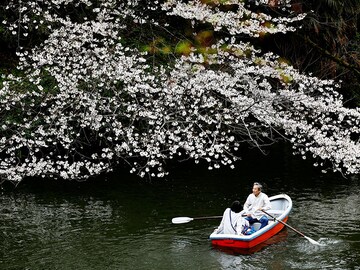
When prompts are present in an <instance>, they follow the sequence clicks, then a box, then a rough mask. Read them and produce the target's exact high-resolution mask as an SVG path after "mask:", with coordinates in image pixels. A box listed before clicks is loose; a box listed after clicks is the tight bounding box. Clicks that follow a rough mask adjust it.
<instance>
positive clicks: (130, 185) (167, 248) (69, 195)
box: [0, 151, 360, 270]
mask: <svg viewBox="0 0 360 270" xmlns="http://www.w3.org/2000/svg"><path fill="white" fill-rule="evenodd" d="M253 181H264V182H266V184H267V186H268V188H267V190H266V193H267V194H268V195H269V196H271V195H276V194H279V193H286V194H288V195H289V196H290V197H291V198H292V200H293V211H292V212H291V214H290V218H289V221H288V223H289V224H291V225H292V226H293V227H295V228H297V229H298V230H300V231H301V232H303V233H304V234H305V235H307V236H309V237H311V238H313V239H314V240H317V241H319V242H320V243H322V244H324V246H314V245H312V244H311V243H309V242H308V241H307V240H306V239H304V238H302V237H300V236H299V235H297V234H295V233H294V232H293V231H291V230H289V229H287V230H286V229H285V230H283V231H282V232H280V234H279V235H277V236H276V237H274V238H272V239H270V240H269V241H268V242H266V243H264V245H261V246H259V247H257V248H255V249H254V250H250V251H247V252H244V251H234V250H221V249H216V248H213V247H212V246H211V243H210V241H209V240H208V236H209V234H210V233H211V232H212V231H213V229H214V228H215V227H216V226H217V225H218V223H219V222H220V220H201V221H200V220H199V221H192V222H190V223H187V224H178V225H174V224H171V218H173V217H176V216H190V217H196V216H212V215H221V214H222V212H223V210H224V209H225V208H226V207H228V205H229V204H230V203H231V202H232V201H233V200H234V199H240V200H241V201H245V199H246V196H247V195H248V194H249V193H250V191H251V186H252V182H253ZM359 192H360V187H359V179H358V178H357V177H351V178H348V179H345V178H343V177H342V176H340V175H323V174H320V173H319V172H318V171H316V170H315V169H313V168H312V167H311V166H309V165H308V164H307V163H303V162H300V161H299V160H298V159H296V158H293V157H292V156H289V155H288V153H287V152H286V151H284V152H282V151H278V152H275V154H273V155H271V156H268V157H254V158H252V159H249V160H248V161H246V162H245V161H244V162H241V163H240V164H239V166H238V167H237V168H236V169H235V170H226V169H224V170H221V171H214V172H208V171H206V170H204V169H202V168H196V167H193V166H190V165H189V164H183V165H180V167H179V168H178V170H175V172H174V173H173V174H172V175H171V176H169V177H168V178H167V179H165V180H156V181H155V180H153V181H151V182H149V181H143V180H139V179H137V178H135V177H132V176H129V175H127V174H123V173H114V174H112V175H108V176H106V178H105V177H100V178H99V179H96V180H93V181H90V182H87V183H61V182H56V181H55V182H54V181H50V182H49V181H47V182H44V181H39V180H37V181H32V182H24V183H23V184H21V185H19V186H18V187H17V188H16V189H13V188H9V187H6V188H5V189H3V190H2V192H1V197H0V220H1V221H0V240H1V246H0V269H4V270H5V269H14V270H15V269H99V270H100V269H276V270H279V269H360V267H359V265H360V255H359V254H360V218H359V205H360V198H359Z"/></svg>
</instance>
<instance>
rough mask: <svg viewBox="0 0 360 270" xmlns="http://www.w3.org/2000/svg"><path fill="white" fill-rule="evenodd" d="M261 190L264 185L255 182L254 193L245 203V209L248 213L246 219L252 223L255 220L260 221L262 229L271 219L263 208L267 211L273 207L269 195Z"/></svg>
mask: <svg viewBox="0 0 360 270" xmlns="http://www.w3.org/2000/svg"><path fill="white" fill-rule="evenodd" d="M261 190H262V185H261V184H260V183H258V182H255V183H254V184H253V189H252V193H251V194H250V195H249V196H248V197H247V199H246V202H245V204H244V211H245V214H246V215H247V217H246V218H245V219H246V220H248V221H249V223H250V225H251V224H253V223H255V222H260V223H261V226H260V229H261V228H263V227H265V226H266V225H267V224H268V222H269V219H268V218H267V216H266V215H265V214H264V212H262V211H261V210H264V211H267V210H269V209H271V204H270V200H269V197H268V196H267V195H266V194H265V193H263V192H261Z"/></svg>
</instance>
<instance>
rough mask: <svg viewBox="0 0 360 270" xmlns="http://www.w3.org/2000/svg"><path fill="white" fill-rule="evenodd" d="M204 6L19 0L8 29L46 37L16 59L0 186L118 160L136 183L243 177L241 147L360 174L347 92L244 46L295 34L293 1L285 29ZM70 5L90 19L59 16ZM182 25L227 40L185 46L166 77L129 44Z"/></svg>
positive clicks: (4, 98) (9, 82)
mask: <svg viewBox="0 0 360 270" xmlns="http://www.w3.org/2000/svg"><path fill="white" fill-rule="evenodd" d="M203 2H206V1H174V0H171V1H164V2H160V1H152V2H151V4H149V5H147V3H146V1H135V0H133V1H126V3H124V1H118V0H108V1H89V0H66V1H65V0H62V1H60V0H49V1H46V2H43V1H27V2H22V1H10V3H9V5H8V9H9V10H11V9H12V10H16V11H17V13H16V14H21V16H18V17H17V19H16V20H14V21H13V22H10V21H9V22H8V21H5V22H3V23H4V24H5V25H7V26H8V27H9V31H12V30H13V29H21V31H20V33H19V32H16V33H15V34H20V35H22V38H26V37H27V36H28V35H27V34H28V33H27V32H26V30H27V29H29V28H31V29H32V30H31V31H35V30H36V29H39V28H41V25H45V26H46V29H47V32H46V33H47V37H46V39H45V40H43V42H42V43H41V44H39V45H37V46H36V47H33V48H31V49H20V50H19V51H18V57H19V65H18V68H19V70H21V72H22V75H21V76H20V75H19V76H14V75H11V76H7V77H4V78H3V80H2V83H1V89H0V97H1V99H0V121H1V124H0V128H1V131H2V132H1V134H2V136H1V138H0V158H1V160H0V175H1V177H2V178H3V179H7V180H11V181H15V182H18V181H21V180H22V179H23V178H24V177H27V176H43V177H48V176H50V177H62V178H64V179H86V178H88V177H89V176H93V175H98V174H100V173H102V172H106V171H110V170H111V169H112V168H113V167H114V166H115V165H116V164H118V163H119V162H122V161H124V162H126V163H127V164H128V165H129V167H130V171H131V172H136V173H138V174H139V175H140V176H145V175H146V174H148V175H150V176H154V177H163V176H164V175H165V174H166V173H167V172H166V170H165V168H164V164H165V162H166V161H167V160H169V159H179V158H181V159H183V158H185V159H186V158H190V159H193V160H194V161H195V162H199V161H200V160H206V161H207V162H208V164H209V169H213V168H218V167H220V166H224V165H227V166H230V167H234V165H235V163H236V161H237V160H238V159H239V158H240V154H241V153H240V154H239V146H240V145H242V144H251V145H255V146H257V147H259V148H261V147H262V146H264V145H268V144H271V143H273V142H274V141H275V140H276V139H277V138H279V137H281V138H286V139H288V140H289V141H291V142H292V143H293V146H294V150H295V151H296V152H298V153H300V154H301V155H303V156H304V158H305V157H306V156H307V154H311V155H313V156H314V158H315V162H314V163H315V164H318V163H319V162H318V160H320V162H324V161H330V162H331V163H332V164H333V169H334V170H341V171H343V172H345V173H358V172H359V169H360V161H359V160H360V149H359V133H360V130H359V119H360V112H359V110H357V109H348V108H345V107H343V105H342V99H341V96H340V95H339V94H338V93H337V91H336V88H337V87H339V86H338V85H337V84H336V83H335V82H334V81H328V80H321V79H318V78H315V77H311V76H309V75H306V74H301V73H300V72H299V71H297V70H296V69H294V68H293V67H291V66H290V65H288V64H286V63H285V62H284V61H282V59H281V58H279V57H278V56H276V55H274V54H272V53H262V52H261V51H260V50H258V49H256V48H255V47H254V46H252V45H251V44H249V43H245V42H244V41H242V40H241V36H242V35H244V34H245V35H249V36H251V37H257V36H258V35H259V34H260V33H262V32H266V33H278V32H286V31H294V30H295V28H294V26H293V23H297V22H298V21H299V20H301V19H302V18H303V17H304V14H298V15H294V14H292V12H291V10H290V9H289V5H290V1H276V2H277V7H274V6H271V9H274V8H280V9H281V12H280V13H279V14H281V16H280V15H279V16H278V17H273V16H272V15H270V14H265V11H266V9H264V11H263V12H257V11H256V10H255V11H254V10H253V9H252V8H251V6H249V5H247V4H246V1H245V2H243V1H235V0H231V1H210V2H211V3H207V4H206V3H203ZM208 2H209V1H208ZM255 4H259V5H267V4H268V3H267V1H255ZM224 6H230V7H231V8H230V9H229V10H228V11H226V9H224V8H223V7H224ZM233 6H236V8H233ZM70 7H71V8H72V9H74V10H77V9H79V13H80V11H82V12H83V11H85V12H86V16H85V15H83V16H82V18H81V19H79V18H78V17H77V18H76V19H74V18H71V16H67V15H66V13H63V12H61V11H62V10H66V9H69V8H70ZM154 14H155V15H154ZM174 16H176V17H177V18H179V17H180V18H183V19H188V20H191V21H192V24H193V26H194V28H195V24H202V23H207V24H211V25H212V27H213V30H214V31H215V32H216V31H221V35H219V38H217V39H216V40H215V41H214V42H213V43H212V44H211V45H210V47H209V48H207V50H206V51H211V53H208V54H206V57H205V56H204V54H203V53H200V52H198V51H196V50H195V49H193V48H190V52H189V53H187V54H183V55H175V54H174V57H173V58H172V60H171V61H169V62H168V63H167V64H166V65H164V64H160V63H155V62H154V61H153V59H154V58H153V56H152V55H150V54H149V53H148V52H143V51H141V50H140V49H139V46H137V45H136V42H129V40H127V38H126V37H127V35H128V33H129V31H130V30H131V29H129V27H130V26H132V27H134V26H136V27H149V28H151V29H159V31H164V30H166V31H167V32H169V33H171V32H172V31H173V30H172V29H173V28H170V27H171V20H172V19H171V18H173V17H174ZM35 18H36V19H35ZM167 21H169V23H168V22H167ZM164 22H165V23H164ZM234 22H235V23H234ZM270 24H271V27H269V25H270ZM39 31H40V30H39ZM42 31H43V30H42ZM194 31H195V30H194ZM239 34H240V35H239ZM220 37H221V38H220ZM19 42H20V41H19ZM320 165H321V164H320Z"/></svg>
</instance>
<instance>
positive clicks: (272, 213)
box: [209, 194, 292, 249]
mask: <svg viewBox="0 0 360 270" xmlns="http://www.w3.org/2000/svg"><path fill="white" fill-rule="evenodd" d="M269 200H270V203H271V210H268V211H266V213H267V214H268V218H269V223H268V225H267V226H265V227H263V228H262V229H260V230H259V228H260V223H258V222H256V223H254V224H253V226H254V228H255V230H256V232H255V233H253V234H251V235H236V234H218V233H216V232H213V233H212V234H211V235H210V237H209V238H210V240H211V243H212V245H213V246H216V247H226V248H236V249H250V248H253V247H255V246H257V245H259V244H260V243H263V242H264V241H266V240H267V239H269V238H271V237H272V236H274V235H276V234H277V233H278V232H280V231H281V230H282V229H283V228H284V226H285V225H284V224H285V223H286V221H287V220H288V217H289V213H290V211H291V209H292V201H291V198H290V197H289V196H288V195H286V194H279V195H276V196H272V197H269Z"/></svg>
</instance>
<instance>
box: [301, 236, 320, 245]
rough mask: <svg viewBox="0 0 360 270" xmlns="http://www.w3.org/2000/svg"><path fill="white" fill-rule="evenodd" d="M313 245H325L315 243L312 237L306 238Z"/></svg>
mask: <svg viewBox="0 0 360 270" xmlns="http://www.w3.org/2000/svg"><path fill="white" fill-rule="evenodd" d="M304 237H305V238H306V239H307V240H308V241H309V242H310V243H311V244H313V245H318V246H323V244H320V243H319V242H317V241H315V240H314V239H311V238H310V237H307V236H304Z"/></svg>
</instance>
